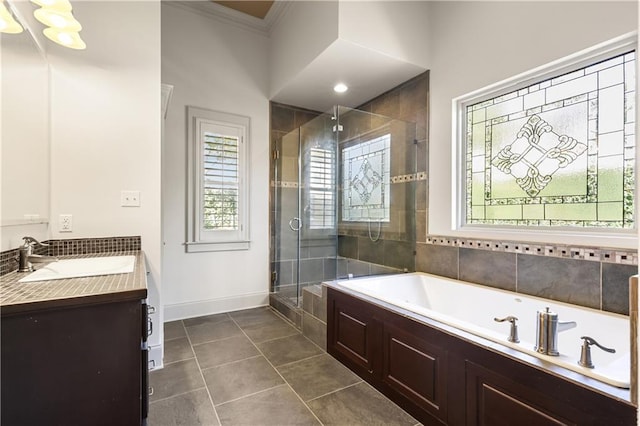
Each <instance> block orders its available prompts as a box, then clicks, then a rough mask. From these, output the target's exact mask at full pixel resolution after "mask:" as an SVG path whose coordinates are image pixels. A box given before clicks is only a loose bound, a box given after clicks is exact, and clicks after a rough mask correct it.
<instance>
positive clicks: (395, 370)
mask: <svg viewBox="0 0 640 426" xmlns="http://www.w3.org/2000/svg"><path fill="white" fill-rule="evenodd" d="M406 325H407V326H409V325H410V324H406ZM403 328H404V327H403ZM403 328H400V327H397V326H395V325H391V324H390V323H385V324H384V330H383V334H382V341H383V346H382V348H383V361H382V381H383V382H384V383H385V384H386V385H387V386H389V387H390V388H391V389H393V390H394V391H395V392H397V393H399V394H400V395H402V396H404V397H405V398H407V399H408V400H410V401H411V402H412V403H413V404H415V405H417V406H418V407H419V408H420V409H422V410H424V411H426V412H427V413H429V414H430V415H432V416H434V417H437V418H438V419H440V420H442V421H443V422H445V421H446V420H447V353H446V351H445V350H443V348H441V347H438V346H436V345H433V344H431V343H430V342H429V341H428V340H427V339H424V338H421V337H418V336H417V335H416V334H414V333H409V332H406V331H405V330H404V329H403ZM424 337H428V336H424Z"/></svg>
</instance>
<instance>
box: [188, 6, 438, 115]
mask: <svg viewBox="0 0 640 426" xmlns="http://www.w3.org/2000/svg"><path fill="white" fill-rule="evenodd" d="M179 3H180V4H182V5H185V6H187V5H188V7H189V8H192V9H196V10H197V11H198V12H199V13H202V14H206V15H209V16H211V17H213V18H215V19H219V20H223V21H224V22H227V23H229V24H232V25H236V26H240V27H242V28H245V29H248V30H251V31H256V32H258V33H260V34H264V35H265V36H267V37H269V36H270V33H271V28H272V26H273V25H274V24H275V22H277V21H278V20H279V18H280V16H282V15H283V14H284V13H286V10H288V8H289V7H290V6H291V4H292V3H293V2H290V1H279V0H276V1H273V0H264V1H249V0H247V1H244V0H236V1H218V0H211V1H186V2H179ZM425 70H426V69H425V68H423V67H420V66H418V65H415V64H413V63H409V62H406V61H403V60H401V59H398V58H396V57H393V56H390V55H386V54H384V53H382V52H381V51H377V50H375V49H372V48H368V47H365V46H363V45H361V44H357V43H354V42H350V41H347V40H345V39H340V38H338V39H336V40H335V41H334V42H333V43H331V44H330V45H329V46H328V47H326V48H325V49H324V50H323V51H322V52H320V53H319V54H318V55H317V56H316V57H315V58H314V59H313V60H312V61H311V62H310V63H309V64H307V65H306V66H305V67H304V68H303V69H302V70H300V71H299V72H298V73H297V74H296V75H295V76H293V77H292V78H291V79H290V80H289V81H287V82H286V84H285V85H284V86H283V87H280V88H278V89H277V91H276V92H275V93H274V92H272V93H271V100H273V101H275V102H279V103H283V104H288V105H295V106H298V107H302V108H307V109H310V110H315V111H328V110H330V109H331V108H332V107H333V105H343V106H346V107H351V108H355V107H357V106H360V105H362V104H364V103H365V102H367V101H369V100H370V99H373V98H375V97H376V96H378V95H380V94H382V93H384V92H386V91H388V90H390V89H392V88H394V87H396V86H397V85H399V84H401V83H403V82H405V81H407V80H409V79H411V78H413V77H415V76H417V75H419V74H421V73H423V72H424V71H425ZM339 82H342V83H345V84H347V85H348V86H349V90H348V91H347V92H346V93H335V92H334V91H333V87H334V86H335V85H336V83H339Z"/></svg>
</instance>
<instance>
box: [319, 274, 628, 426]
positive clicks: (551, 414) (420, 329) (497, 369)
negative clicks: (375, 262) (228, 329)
mask: <svg viewBox="0 0 640 426" xmlns="http://www.w3.org/2000/svg"><path fill="white" fill-rule="evenodd" d="M327 350H328V352H329V353H330V354H331V355H333V356H334V357H335V358H337V359H338V360H340V361H341V362H342V363H344V364H345V365H346V366H348V367H349V368H350V369H351V370H353V371H354V372H356V373H357V374H358V375H359V376H360V377H362V378H363V379H365V380H366V381H368V382H369V383H371V384H372V385H373V386H374V387H376V388H377V389H378V390H380V391H381V392H382V393H384V394H385V395H387V396H388V397H389V398H390V399H392V400H393V401H395V402H396V403H398V404H399V405H400V406H401V407H403V408H404V409H405V410H407V411H408V412H409V413H410V414H412V415H413V416H414V417H416V418H417V419H418V420H420V421H421V422H422V423H423V424H426V425H468V426H471V425H490V426H500V425H505V426H507V425H514V424H521V425H578V424H579V425H605V424H606V425H625V426H626V425H635V424H636V407H635V406H633V405H632V404H630V403H629V402H628V397H629V391H627V390H622V389H618V388H615V387H612V386H609V385H606V384H603V383H601V382H597V381H594V380H591V379H589V378H584V376H582V375H580V374H578V373H574V372H571V371H568V370H566V369H563V368H560V367H553V366H550V365H549V363H546V362H544V361H541V360H538V359H537V358H534V357H530V356H528V355H526V354H520V353H518V352H516V351H514V350H512V349H510V348H508V347H505V346H502V345H499V344H496V343H493V342H490V341H488V340H485V339H482V338H479V337H477V336H473V335H470V334H469V333H466V332H463V331H459V330H456V329H455V328H453V327H449V326H447V325H444V324H441V323H438V322H436V321H432V320H429V319H427V318H424V319H423V318H420V320H418V319H417V318H415V317H413V315H411V314H409V313H408V312H407V311H403V310H402V309H394V308H391V307H390V306H389V305H386V304H385V303H384V302H376V301H375V299H373V298H370V297H368V296H363V295H360V294H358V293H355V292H351V291H349V290H345V291H341V290H337V289H336V288H335V287H334V286H333V285H331V286H329V288H328V303H327Z"/></svg>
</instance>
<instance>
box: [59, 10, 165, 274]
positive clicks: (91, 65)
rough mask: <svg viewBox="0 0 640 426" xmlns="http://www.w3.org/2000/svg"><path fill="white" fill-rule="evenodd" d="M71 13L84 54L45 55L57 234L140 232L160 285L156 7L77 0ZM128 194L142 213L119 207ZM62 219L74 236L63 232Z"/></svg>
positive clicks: (158, 71) (144, 248) (123, 234)
mask: <svg viewBox="0 0 640 426" xmlns="http://www.w3.org/2000/svg"><path fill="white" fill-rule="evenodd" d="M74 14H75V16H76V18H77V19H78V20H79V21H80V22H81V23H82V25H83V30H82V32H81V36H82V37H83V39H84V40H85V42H86V43H87V49H86V50H84V51H73V50H70V49H66V48H63V47H60V46H57V45H54V44H53V43H49V44H50V47H49V48H48V52H49V59H50V63H51V101H50V102H51V111H52V112H51V217H52V222H51V226H50V229H51V231H50V233H51V237H52V238H84V237H104V236H128V235H140V236H141V237H142V249H143V250H144V251H145V254H146V256H147V259H148V261H149V266H150V269H151V272H152V279H153V280H154V281H155V282H156V283H159V282H160V272H161V271H160V265H161V240H160V232H161V221H160V195H161V190H160V163H161V156H160V155H161V147H160V112H159V109H160V4H159V2H157V1H155V2H153V1H145V2H107V1H105V2H74ZM105 23H108V25H106V24H105ZM123 189H125V190H139V191H141V206H140V207H138V208H131V207H127V208H125V207H121V206H120V191H121V190H123ZM60 214H72V215H73V232H71V233H60V232H58V221H57V218H58V215H60Z"/></svg>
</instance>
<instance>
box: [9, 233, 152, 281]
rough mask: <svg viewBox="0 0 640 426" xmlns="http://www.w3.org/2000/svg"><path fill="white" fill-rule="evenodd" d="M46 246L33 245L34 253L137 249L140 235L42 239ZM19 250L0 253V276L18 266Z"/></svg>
mask: <svg viewBox="0 0 640 426" xmlns="http://www.w3.org/2000/svg"><path fill="white" fill-rule="evenodd" d="M43 242H44V243H46V244H48V245H49V246H48V247H37V246H36V247H34V253H35V254H41V255H48V256H72V255H78V254H93V253H119V252H125V251H138V250H140V249H141V246H142V239H141V238H140V236H130V237H99V238H75V239H68V240H48V241H43ZM18 252H19V250H18V249H17V248H16V249H12V250H7V251H3V252H1V253H0V276H1V275H5V274H8V273H9V272H13V271H15V270H16V269H17V267H18Z"/></svg>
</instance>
